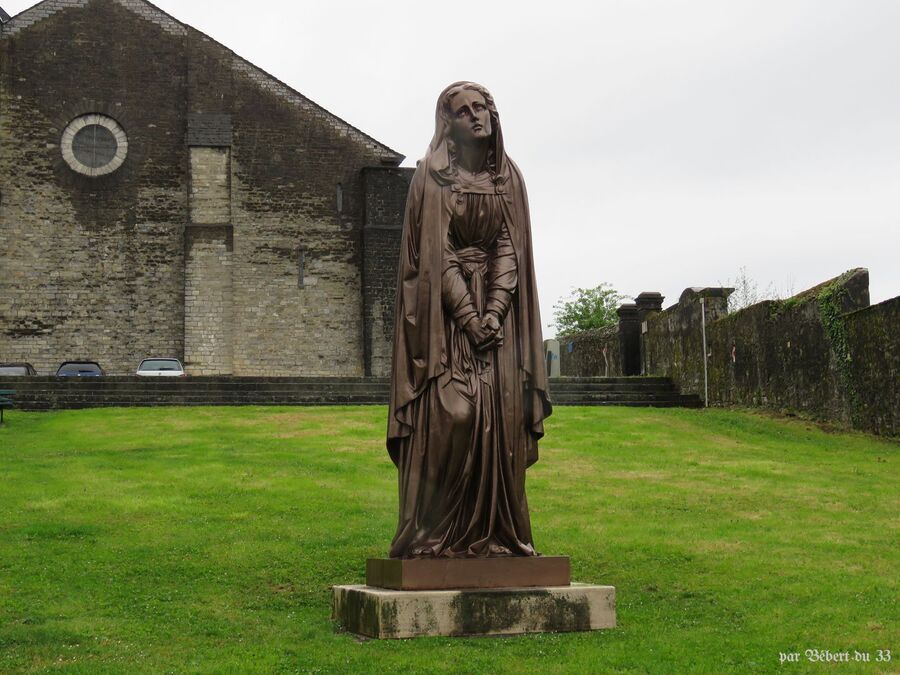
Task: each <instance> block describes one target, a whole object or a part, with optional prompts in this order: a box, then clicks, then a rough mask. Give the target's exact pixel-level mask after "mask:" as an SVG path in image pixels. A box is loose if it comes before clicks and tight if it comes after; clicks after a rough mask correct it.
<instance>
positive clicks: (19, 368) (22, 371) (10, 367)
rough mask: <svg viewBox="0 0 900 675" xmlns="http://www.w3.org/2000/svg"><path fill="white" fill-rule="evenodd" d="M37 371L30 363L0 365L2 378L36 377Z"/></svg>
mask: <svg viewBox="0 0 900 675" xmlns="http://www.w3.org/2000/svg"><path fill="white" fill-rule="evenodd" d="M36 375H37V371H36V370H35V369H34V366H32V365H31V364H30V363H0V377H34V376H36Z"/></svg>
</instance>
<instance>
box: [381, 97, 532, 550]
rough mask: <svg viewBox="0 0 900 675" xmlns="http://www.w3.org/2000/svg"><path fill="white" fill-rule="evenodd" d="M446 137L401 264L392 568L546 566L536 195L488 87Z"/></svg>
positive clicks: (447, 126) (444, 110)
mask: <svg viewBox="0 0 900 675" xmlns="http://www.w3.org/2000/svg"><path fill="white" fill-rule="evenodd" d="M435 127H436V128H435V135H434V139H433V140H432V142H431V145H430V146H429V148H428V152H427V154H426V156H425V158H424V159H423V160H422V161H420V162H419V164H418V167H417V169H416V172H415V176H414V177H413V180H412V185H411V187H410V191H409V198H408V200H407V207H406V215H405V220H404V225H403V239H402V244H401V253H400V270H399V283H398V290H397V303H396V316H395V323H394V352H393V356H394V360H393V372H392V382H391V404H390V416H389V419H388V435H387V436H388V437H387V446H388V451H389V453H390V456H391V459H392V460H393V462H394V463H395V464H396V465H397V468H398V471H399V477H400V519H399V524H398V527H397V533H396V535H395V537H394V541H393V543H392V545H391V552H390V555H391V557H392V558H416V557H458V558H465V557H486V556H489V557H493V556H532V555H536V552H535V548H534V542H533V540H532V536H531V523H530V519H529V515H528V503H527V500H526V498H525V470H526V468H527V467H529V466H531V465H532V464H533V463H534V462H536V461H537V443H538V439H539V438H540V437H541V436H542V435H543V420H544V419H545V418H546V417H547V416H548V415H549V414H550V404H549V399H548V394H547V375H546V370H545V364H544V356H543V345H542V340H541V321H540V312H539V308H538V297H537V291H536V286H535V278H534V262H533V255H532V243H531V223H530V219H529V213H528V198H527V195H526V192H525V183H524V181H523V180H522V175H521V173H520V172H519V169H518V167H516V165H515V164H513V162H512V160H510V159H509V158H508V157H507V156H506V152H505V149H504V146H503V134H502V132H501V127H500V117H499V115H498V114H497V109H496V106H495V105H494V100H493V97H492V96H491V95H490V93H489V92H488V91H487V90H486V89H485V88H484V87H482V86H481V85H478V84H475V83H472V82H457V83H455V84H452V85H450V86H449V87H447V88H446V89H445V90H444V91H443V92H442V93H441V95H440V97H439V98H438V103H437V113H436V124H435Z"/></svg>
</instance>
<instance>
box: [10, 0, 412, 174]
mask: <svg viewBox="0 0 900 675" xmlns="http://www.w3.org/2000/svg"><path fill="white" fill-rule="evenodd" d="M90 2H93V0H42V1H41V2H38V3H37V4H35V5H32V6H31V7H29V8H27V9H24V10H22V11H21V12H19V13H18V14H16V15H15V16H13V17H12V18H10V20H9V21H7V22H6V23H4V24H3V31H2V34H0V37H5V36H7V35H14V34H16V33H18V32H19V31H21V30H24V29H25V28H28V27H29V26H31V25H34V24H35V23H38V22H39V21H42V20H43V19H46V18H48V17H50V16H52V15H54V14H56V13H57V12H60V11H62V10H64V9H69V8H73V7H84V6H86V5H87V4H89V3H90ZM113 2H115V3H117V4H118V5H120V6H122V7H124V8H125V9H128V10H130V11H132V12H134V13H135V14H137V15H138V16H140V17H141V18H143V19H146V20H148V21H151V22H152V23H155V24H156V25H158V26H160V27H161V28H163V30H165V31H166V32H168V33H170V34H173V35H179V36H185V35H187V32H188V31H189V30H190V31H193V32H195V33H197V34H198V35H202V36H203V37H205V38H206V39H208V40H210V41H212V42H213V43H214V44H216V45H217V46H218V47H220V48H222V49H224V50H225V51H227V52H228V53H229V54H230V55H231V67H232V68H233V69H234V70H236V71H237V72H239V73H242V74H244V75H246V76H247V77H249V78H250V79H251V80H253V81H254V82H255V83H256V84H257V85H259V86H261V87H263V88H264V89H266V90H267V91H270V92H272V93H274V94H276V95H278V96H281V97H282V98H284V99H286V100H288V101H289V102H291V103H293V104H295V105H299V106H300V107H301V108H304V109H305V110H307V111H308V112H311V113H313V114H314V115H317V116H318V117H320V118H321V119H323V120H326V121H331V122H332V126H333V127H334V128H335V130H337V131H342V132H344V134H345V135H351V136H357V140H358V141H361V142H362V143H364V144H365V145H367V146H369V147H370V149H372V150H375V151H376V152H379V151H380V152H382V153H384V154H385V157H384V158H385V159H388V160H392V161H396V162H397V163H398V164H399V163H400V162H402V161H403V160H404V159H405V157H404V155H402V154H401V153H399V152H397V151H396V150H394V149H393V148H391V147H389V146H387V145H385V144H384V143H382V142H381V141H379V140H377V139H376V138H374V137H372V136H370V135H369V134H367V133H366V132H364V131H362V130H361V129H358V128H357V127H355V126H353V125H352V124H350V123H349V122H347V121H346V120H344V119H342V118H341V117H339V116H338V115H336V114H334V113H333V112H331V111H329V110H328V109H326V108H324V107H323V106H321V105H319V104H318V103H316V102H315V101H313V100H312V99H310V98H308V97H306V96H304V95H303V94H301V93H300V92H299V91H298V90H296V89H294V88H293V87H291V86H290V85H289V84H286V83H285V82H283V81H282V80H280V79H278V78H277V77H275V76H274V75H272V74H271V73H269V72H267V71H265V70H263V69H262V68H260V67H259V66H257V65H255V64H253V63H251V62H250V61H249V60H248V59H246V58H244V57H242V56H240V55H239V54H237V53H236V52H235V51H234V50H233V49H231V48H230V47H228V46H227V45H225V44H223V43H221V42H219V41H218V40H216V39H215V38H214V37H211V36H210V35H208V34H206V33H204V32H203V31H201V30H199V29H197V28H194V27H193V26H191V25H189V24H186V23H184V22H182V21H179V20H178V19H176V18H175V17H173V16H172V15H171V14H169V13H168V12H166V11H165V10H163V9H160V8H159V7H157V6H156V5H154V4H153V3H152V2H149V1H148V0H113ZM142 9H143V10H144V11H141V10H142ZM148 10H149V11H148ZM266 80H267V81H268V82H266ZM267 85H268V86H267Z"/></svg>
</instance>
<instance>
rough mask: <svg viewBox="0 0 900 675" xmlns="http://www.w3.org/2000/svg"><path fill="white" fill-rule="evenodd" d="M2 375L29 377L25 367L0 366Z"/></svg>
mask: <svg viewBox="0 0 900 675" xmlns="http://www.w3.org/2000/svg"><path fill="white" fill-rule="evenodd" d="M0 375H28V368H26V367H25V366H0Z"/></svg>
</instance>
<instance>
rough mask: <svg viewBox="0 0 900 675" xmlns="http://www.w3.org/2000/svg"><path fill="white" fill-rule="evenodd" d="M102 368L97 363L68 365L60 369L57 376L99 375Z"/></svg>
mask: <svg viewBox="0 0 900 675" xmlns="http://www.w3.org/2000/svg"><path fill="white" fill-rule="evenodd" d="M99 373H100V366H98V365H97V364H96V363H66V364H64V365H62V366H60V367H59V370H58V371H57V373H56V374H57V375H85V374H99Z"/></svg>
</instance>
